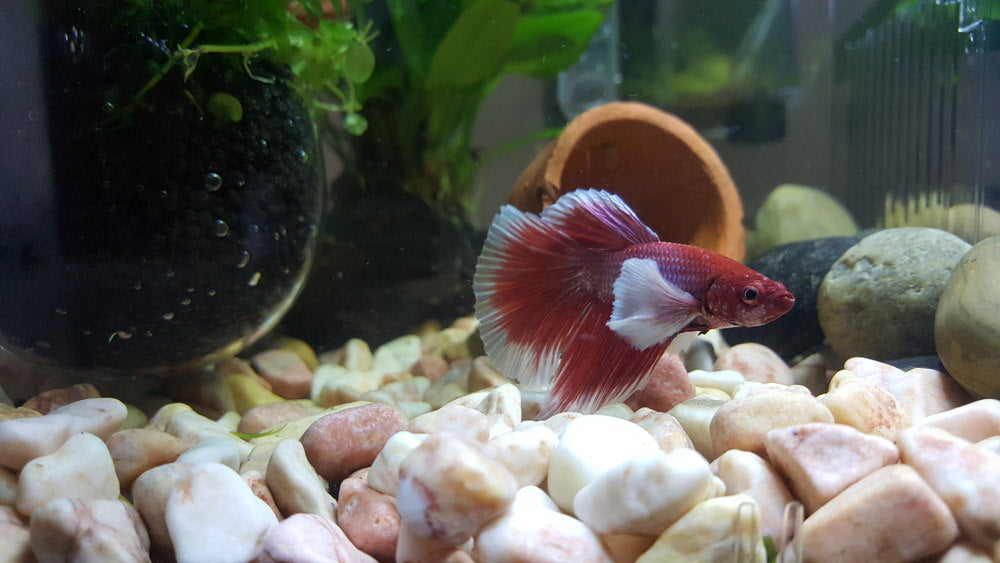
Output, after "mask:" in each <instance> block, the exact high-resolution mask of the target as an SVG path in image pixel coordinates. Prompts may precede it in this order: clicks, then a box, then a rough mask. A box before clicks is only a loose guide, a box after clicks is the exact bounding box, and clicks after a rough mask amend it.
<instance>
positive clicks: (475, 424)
mask: <svg viewBox="0 0 1000 563" xmlns="http://www.w3.org/2000/svg"><path fill="white" fill-rule="evenodd" d="M406 430H407V432H412V433H414V434H433V433H434V432H439V431H443V430H447V431H449V432H455V433H457V434H461V435H463V436H466V437H468V438H471V439H473V440H478V441H480V442H485V441H486V440H488V439H489V437H490V421H489V419H488V418H487V417H486V415H485V414H483V413H482V412H480V411H479V410H477V409H475V408H472V407H466V406H462V405H457V404H448V405H445V406H443V407H441V408H439V409H438V410H435V411H431V412H429V413H427V414H422V415H420V416H418V417H416V418H414V419H413V420H411V421H410V422H409V424H407V425H406Z"/></svg>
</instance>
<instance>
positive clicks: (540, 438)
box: [483, 424, 559, 489]
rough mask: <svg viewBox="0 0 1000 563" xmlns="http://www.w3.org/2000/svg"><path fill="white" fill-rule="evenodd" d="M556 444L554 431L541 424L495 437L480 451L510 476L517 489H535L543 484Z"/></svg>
mask: <svg viewBox="0 0 1000 563" xmlns="http://www.w3.org/2000/svg"><path fill="white" fill-rule="evenodd" d="M558 444H559V437H558V436H556V433H555V432H553V431H552V430H550V429H549V428H547V427H546V426H545V425H543V424H533V425H530V426H526V427H521V428H517V429H515V430H513V431H511V432H507V433H505V434H501V435H499V436H496V437H495V438H493V439H491V440H490V441H489V442H487V443H486V446H485V447H484V448H483V451H484V452H485V453H486V455H488V456H490V457H492V458H493V459H495V460H497V461H498V462H500V463H502V464H503V465H504V467H506V468H507V469H508V470H509V471H510V472H511V474H513V475H514V478H515V479H516V480H517V486H518V488H519V489H520V488H521V487H527V486H539V485H541V483H542V482H543V481H545V476H546V475H547V474H548V471H549V462H550V461H551V460H552V453H553V452H554V451H555V448H556V446H557V445H558Z"/></svg>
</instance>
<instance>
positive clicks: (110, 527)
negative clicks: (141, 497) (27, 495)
mask: <svg viewBox="0 0 1000 563" xmlns="http://www.w3.org/2000/svg"><path fill="white" fill-rule="evenodd" d="M31 550H32V552H34V554H35V557H37V558H38V560H39V561H41V562H48V561H95V562H96V561H101V562H102V563H138V562H142V561H149V560H150V559H149V534H148V533H147V532H146V525H145V524H143V522H142V518H141V517H140V516H139V513H138V512H137V511H136V510H135V508H133V507H132V505H130V504H127V503H124V502H122V501H120V500H94V499H90V500H87V499H75V498H74V499H68V498H63V499H57V500H54V501H52V502H50V503H48V504H46V505H45V506H42V507H40V508H39V509H38V510H36V511H35V512H34V514H33V515H32V517H31Z"/></svg>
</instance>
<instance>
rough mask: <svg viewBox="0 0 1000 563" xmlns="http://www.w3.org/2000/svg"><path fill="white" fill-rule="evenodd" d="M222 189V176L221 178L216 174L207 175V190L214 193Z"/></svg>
mask: <svg viewBox="0 0 1000 563" xmlns="http://www.w3.org/2000/svg"><path fill="white" fill-rule="evenodd" d="M221 187H222V176H219V175H218V174H216V173H215V172H209V173H208V174H205V189H206V190H208V191H210V192H214V191H216V190H218V189H219V188H221Z"/></svg>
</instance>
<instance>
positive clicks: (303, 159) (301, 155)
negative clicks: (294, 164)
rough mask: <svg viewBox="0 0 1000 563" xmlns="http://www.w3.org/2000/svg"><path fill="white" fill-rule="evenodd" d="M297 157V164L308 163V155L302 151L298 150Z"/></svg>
mask: <svg viewBox="0 0 1000 563" xmlns="http://www.w3.org/2000/svg"><path fill="white" fill-rule="evenodd" d="M298 157H299V162H301V163H302V164H305V163H307V162H309V153H307V152H306V151H305V150H303V149H299V153H298Z"/></svg>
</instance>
